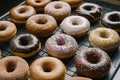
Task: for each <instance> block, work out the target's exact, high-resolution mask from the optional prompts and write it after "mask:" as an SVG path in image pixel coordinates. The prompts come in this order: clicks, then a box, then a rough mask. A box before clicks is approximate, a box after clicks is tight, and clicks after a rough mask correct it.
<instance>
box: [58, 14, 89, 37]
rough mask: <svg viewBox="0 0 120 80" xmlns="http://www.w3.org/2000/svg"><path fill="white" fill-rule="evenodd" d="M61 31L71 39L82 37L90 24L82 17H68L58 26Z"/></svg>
mask: <svg viewBox="0 0 120 80" xmlns="http://www.w3.org/2000/svg"><path fill="white" fill-rule="evenodd" d="M60 27H61V30H62V31H63V32H64V33H66V34H69V35H71V36H73V37H82V36H84V35H86V34H87V32H88V31H89V29H90V22H89V21H88V20H87V19H86V18H84V17H82V16H69V17H67V18H65V19H64V20H63V21H62V22H61V24H60Z"/></svg>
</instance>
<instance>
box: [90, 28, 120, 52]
mask: <svg viewBox="0 0 120 80" xmlns="http://www.w3.org/2000/svg"><path fill="white" fill-rule="evenodd" d="M89 42H90V45H91V46H93V47H97V48H100V49H102V50H104V51H107V52H111V51H115V50H116V49H118V47H119V43H120V38H119V35H118V33H117V32H116V31H114V30H112V29H110V28H97V29H95V30H93V31H91V33H90V35H89Z"/></svg>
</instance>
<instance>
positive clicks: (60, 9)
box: [44, 1, 71, 21]
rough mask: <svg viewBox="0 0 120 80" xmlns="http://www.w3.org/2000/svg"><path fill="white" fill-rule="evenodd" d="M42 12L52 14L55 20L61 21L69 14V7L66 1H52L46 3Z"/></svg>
mask: <svg viewBox="0 0 120 80" xmlns="http://www.w3.org/2000/svg"><path fill="white" fill-rule="evenodd" d="M44 12H45V13H46V14H49V15H51V16H53V17H54V18H55V19H56V20H57V21H62V20H63V19H64V18H65V17H67V16H69V15H70V14H71V7H70V5H69V4H68V3H66V2H62V1H54V2H51V3H49V4H47V5H46V7H45V10H44Z"/></svg>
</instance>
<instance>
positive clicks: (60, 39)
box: [56, 37, 65, 46]
mask: <svg viewBox="0 0 120 80" xmlns="http://www.w3.org/2000/svg"><path fill="white" fill-rule="evenodd" d="M56 42H57V45H59V46H62V45H65V40H64V39H63V38H62V37H60V38H57V39H56Z"/></svg>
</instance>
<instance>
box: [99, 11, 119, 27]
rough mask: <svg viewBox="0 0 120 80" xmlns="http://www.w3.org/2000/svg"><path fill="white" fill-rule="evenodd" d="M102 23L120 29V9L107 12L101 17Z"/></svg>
mask: <svg viewBox="0 0 120 80" xmlns="http://www.w3.org/2000/svg"><path fill="white" fill-rule="evenodd" d="M101 24H102V25H103V26H104V27H107V28H111V29H120V11H113V12H108V13H106V14H105V15H104V16H103V18H102V19H101Z"/></svg>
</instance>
